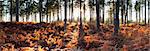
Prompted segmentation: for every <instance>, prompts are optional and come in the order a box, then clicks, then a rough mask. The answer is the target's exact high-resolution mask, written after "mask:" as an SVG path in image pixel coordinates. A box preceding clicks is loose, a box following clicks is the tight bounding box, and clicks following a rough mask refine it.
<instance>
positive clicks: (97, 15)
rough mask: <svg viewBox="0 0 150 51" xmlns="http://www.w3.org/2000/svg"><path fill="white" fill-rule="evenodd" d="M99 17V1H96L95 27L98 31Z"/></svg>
mask: <svg viewBox="0 0 150 51" xmlns="http://www.w3.org/2000/svg"><path fill="white" fill-rule="evenodd" d="M99 17H100V15H99V0H96V27H97V30H99V26H100V18H99Z"/></svg>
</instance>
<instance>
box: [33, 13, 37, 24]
mask: <svg viewBox="0 0 150 51" xmlns="http://www.w3.org/2000/svg"><path fill="white" fill-rule="evenodd" d="M34 19H35V22H36V21H37V20H36V12H34Z"/></svg>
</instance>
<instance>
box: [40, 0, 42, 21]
mask: <svg viewBox="0 0 150 51" xmlns="http://www.w3.org/2000/svg"><path fill="white" fill-rule="evenodd" d="M39 17H40V22H42V0H39Z"/></svg>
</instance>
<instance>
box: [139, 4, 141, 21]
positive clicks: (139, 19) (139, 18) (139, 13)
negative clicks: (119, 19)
mask: <svg viewBox="0 0 150 51" xmlns="http://www.w3.org/2000/svg"><path fill="white" fill-rule="evenodd" d="M140 12H141V6H140V8H139V23H140V22H141V14H140Z"/></svg>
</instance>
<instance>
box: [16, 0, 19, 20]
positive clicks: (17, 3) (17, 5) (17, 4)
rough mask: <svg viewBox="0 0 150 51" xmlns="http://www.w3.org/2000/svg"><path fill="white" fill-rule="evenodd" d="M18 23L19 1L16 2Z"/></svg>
mask: <svg viewBox="0 0 150 51" xmlns="http://www.w3.org/2000/svg"><path fill="white" fill-rule="evenodd" d="M16 21H17V22H19V0H16Z"/></svg>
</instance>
